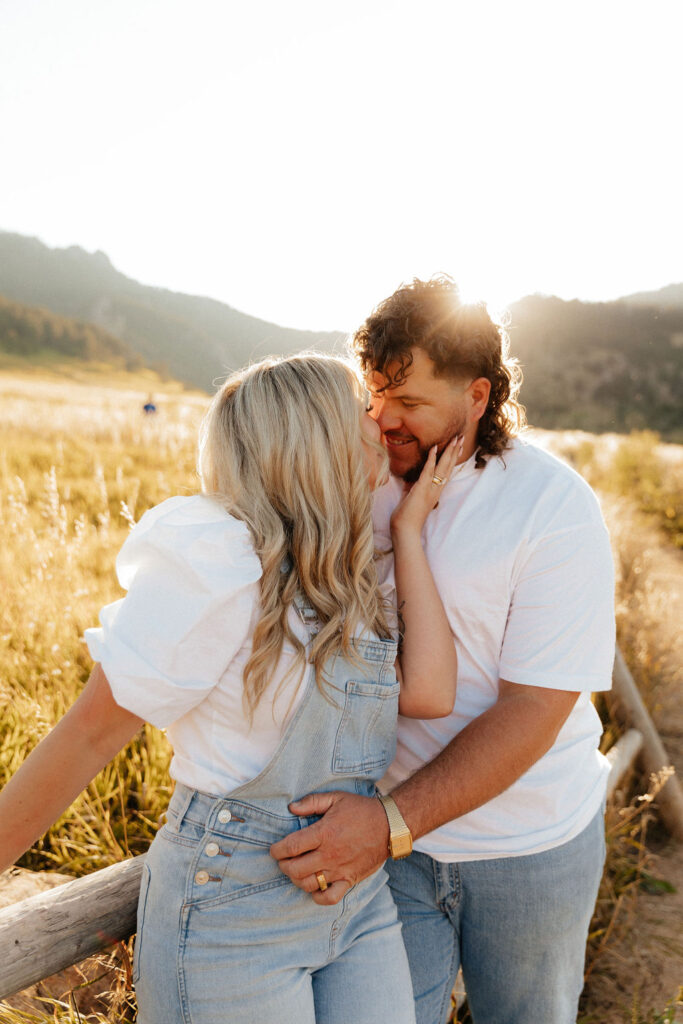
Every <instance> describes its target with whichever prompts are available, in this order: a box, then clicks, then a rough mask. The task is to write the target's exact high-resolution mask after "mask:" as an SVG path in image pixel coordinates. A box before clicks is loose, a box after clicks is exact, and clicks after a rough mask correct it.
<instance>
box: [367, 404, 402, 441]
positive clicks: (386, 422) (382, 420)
mask: <svg viewBox="0 0 683 1024" xmlns="http://www.w3.org/2000/svg"><path fill="white" fill-rule="evenodd" d="M372 413H373V416H374V417H375V419H376V420H377V423H378V425H379V429H380V430H381V431H382V433H383V434H387V433H388V432H389V431H390V430H398V428H399V427H400V426H401V417H400V416H398V415H397V414H396V412H395V411H394V410H392V409H391V407H390V406H389V405H387V403H386V402H381V403H380V404H379V405H378V406H375V408H374V409H373V410H372Z"/></svg>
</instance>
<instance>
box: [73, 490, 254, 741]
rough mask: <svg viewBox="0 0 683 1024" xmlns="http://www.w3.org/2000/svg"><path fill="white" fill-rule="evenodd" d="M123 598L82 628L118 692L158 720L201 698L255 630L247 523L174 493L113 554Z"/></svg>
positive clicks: (128, 704)
mask: <svg viewBox="0 0 683 1024" xmlns="http://www.w3.org/2000/svg"><path fill="white" fill-rule="evenodd" d="M116 571H117V576H118V579H119V582H120V583H121V586H122V587H124V589H126V590H127V594H126V596H125V597H124V598H123V599H122V600H120V601H116V602H114V604H110V605H106V606H105V607H104V608H103V609H102V611H101V612H100V623H101V627H100V628H98V629H88V630H86V634H85V639H86V643H87V644H88V648H89V650H90V654H91V655H92V657H93V658H94V659H95V661H99V662H100V663H101V665H102V668H103V670H104V673H105V675H106V676H107V679H108V680H109V684H110V686H111V689H112V693H113V696H114V700H115V701H116V702H117V704H119V705H120V706H121V707H124V708H126V709H128V710H129V711H132V712H133V713H134V714H136V715H139V716H140V717H141V718H144V719H146V720H147V721H148V722H151V723H152V724H153V725H156V726H158V727H159V728H165V727H166V726H168V725H170V724H171V723H172V722H174V721H176V720H177V719H178V718H180V717H181V716H182V715H184V714H186V713H187V712H188V711H190V710H191V709H192V708H193V707H195V706H196V705H197V704H199V703H200V702H201V701H202V700H203V699H204V698H205V697H206V696H207V694H208V693H210V691H211V690H212V689H213V688H214V687H215V686H216V684H217V683H218V682H219V680H220V678H221V676H222V675H223V673H224V672H225V670H226V668H227V666H228V665H229V664H230V662H231V660H232V659H233V658H234V657H235V655H236V654H237V652H238V651H239V649H240V647H241V646H242V645H243V644H244V643H245V641H246V640H247V638H248V636H249V631H250V625H251V621H252V616H253V613H254V610H255V607H256V605H257V603H258V599H259V587H258V580H259V579H260V577H261V564H260V562H259V559H258V557H257V556H256V554H255V552H254V550H253V546H252V543H251V538H250V535H249V531H248V529H247V527H246V526H245V524H244V523H242V522H241V521H240V520H238V519H235V518H234V517H232V516H230V515H229V514H228V513H227V512H226V511H225V510H224V509H223V508H222V507H221V506H220V505H219V504H218V503H217V502H215V501H213V500H212V499H209V498H206V497H203V496H194V497H189V498H184V497H181V498H170V499H169V500H168V501H165V502H163V503H162V504H161V505H158V506H157V507H156V508H153V509H150V510H149V512H147V513H146V514H145V515H144V516H143V517H142V519H141V520H140V522H139V523H138V524H137V525H136V526H135V527H134V528H133V530H132V531H131V533H130V535H129V537H128V538H127V540H126V542H125V544H124V545H123V547H122V548H121V551H120V552H119V555H118V558H117V560H116Z"/></svg>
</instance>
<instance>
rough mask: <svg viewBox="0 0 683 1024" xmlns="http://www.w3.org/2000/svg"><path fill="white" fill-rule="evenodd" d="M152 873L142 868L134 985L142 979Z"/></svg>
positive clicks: (134, 960)
mask: <svg viewBox="0 0 683 1024" xmlns="http://www.w3.org/2000/svg"><path fill="white" fill-rule="evenodd" d="M151 878H152V872H151V871H150V870H149V868H148V867H147V865H146V864H143V866H142V878H141V879H140V896H139V898H138V915H137V921H138V923H137V934H136V936H135V949H134V950H133V984H134V985H137V983H138V981H139V979H140V958H141V956H142V931H143V928H144V924H145V910H146V909H147V896H148V895H149V883H150V881H151Z"/></svg>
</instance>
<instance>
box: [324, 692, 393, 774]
mask: <svg viewBox="0 0 683 1024" xmlns="http://www.w3.org/2000/svg"><path fill="white" fill-rule="evenodd" d="M399 689H400V687H399V684H398V683H397V682H392V683H390V684H388V685H386V684H385V685H383V684H381V683H372V682H361V681H360V680H357V679H350V680H349V681H348V682H347V684H346V695H345V700H344V710H343V712H342V717H341V721H340V723H339V728H338V729H337V735H336V738H335V743H334V750H333V753H332V771H333V772H336V773H337V774H339V775H357V774H369V773H372V774H373V775H376V776H377V777H378V778H379V775H381V774H383V770H384V768H385V767H386V766H387V765H388V763H389V762H390V761H391V760H392V759H393V756H394V753H395V750H396V719H397V716H398V694H399ZM378 773H379V774H378Z"/></svg>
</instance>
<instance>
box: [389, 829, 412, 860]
mask: <svg viewBox="0 0 683 1024" xmlns="http://www.w3.org/2000/svg"><path fill="white" fill-rule="evenodd" d="M412 849H413V841H412V839H411V838H410V832H407V834H406V835H393V836H392V837H391V856H392V858H393V860H400V858H401V857H407V856H408V854H409V853H411V852H412Z"/></svg>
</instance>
